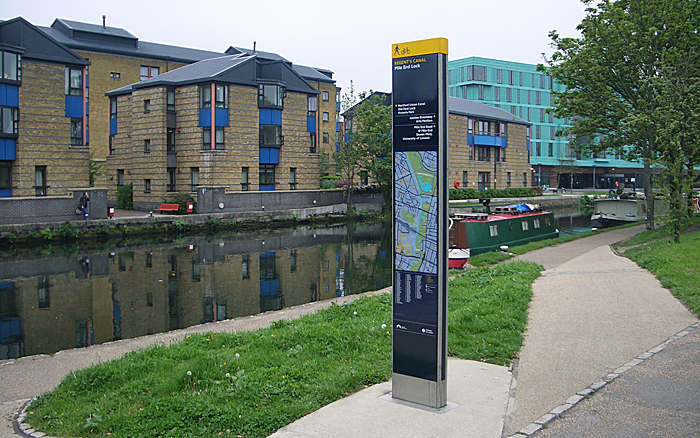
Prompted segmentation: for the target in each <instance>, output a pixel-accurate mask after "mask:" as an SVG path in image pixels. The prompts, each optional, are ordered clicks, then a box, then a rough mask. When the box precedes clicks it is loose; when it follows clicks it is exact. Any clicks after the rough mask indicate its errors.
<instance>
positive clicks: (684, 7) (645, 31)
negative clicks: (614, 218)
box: [538, 0, 699, 229]
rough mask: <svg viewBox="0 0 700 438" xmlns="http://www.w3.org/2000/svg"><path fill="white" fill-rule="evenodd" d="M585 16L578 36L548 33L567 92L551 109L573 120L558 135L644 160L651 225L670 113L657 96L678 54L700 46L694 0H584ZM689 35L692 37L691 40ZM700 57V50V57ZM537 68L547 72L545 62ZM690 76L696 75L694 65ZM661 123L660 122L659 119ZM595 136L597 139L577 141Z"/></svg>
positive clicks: (555, 69)
mask: <svg viewBox="0 0 700 438" xmlns="http://www.w3.org/2000/svg"><path fill="white" fill-rule="evenodd" d="M582 1H583V3H584V4H586V5H587V6H588V8H587V9H586V11H587V15H586V17H585V18H584V19H583V21H582V22H581V24H580V25H579V26H578V29H579V30H580V31H581V34H582V37H581V38H564V37H561V36H560V35H559V34H558V33H557V32H556V31H551V32H550V38H551V39H552V42H553V43H552V46H553V47H554V48H555V52H554V53H553V54H552V56H551V57H550V58H549V59H547V60H546V62H547V64H548V66H549V67H550V69H549V70H548V72H549V74H551V75H552V76H553V77H554V78H555V79H556V80H557V81H558V82H559V83H561V84H563V85H565V86H566V90H565V91H563V92H553V97H554V102H553V107H554V114H555V115H556V116H557V117H560V118H568V119H569V120H571V121H572V125H573V126H572V127H571V128H567V129H564V130H563V132H560V134H565V135H569V136H571V137H573V140H572V145H573V146H574V147H576V148H577V149H578V150H579V151H581V150H586V151H588V152H591V153H595V152H600V151H604V150H606V149H609V148H612V149H614V150H617V151H618V152H619V153H620V154H621V155H622V156H623V158H625V159H626V160H630V161H634V160H641V161H642V162H643V164H644V191H645V194H646V197H647V228H650V229H653V228H654V202H653V199H654V197H653V191H652V180H651V169H652V166H653V165H654V164H656V163H659V161H658V158H659V156H662V155H663V154H664V151H665V147H666V146H667V143H665V142H664V140H663V138H662V137H663V136H664V135H665V134H664V133H663V132H666V131H667V128H666V127H665V126H664V123H665V121H668V118H669V116H670V115H669V114H668V113H667V112H666V111H665V110H664V109H663V105H664V104H665V103H664V102H663V101H662V99H660V95H661V94H664V93H666V91H665V87H668V86H669V83H673V82H674V80H672V79H671V78H669V77H666V76H665V75H668V74H669V73H670V72H671V71H673V70H674V68H675V67H672V66H671V65H670V64H673V62H674V61H672V60H671V59H670V58H669V56H668V54H669V53H671V52H674V53H675V54H674V56H673V58H674V59H675V61H676V62H678V60H680V59H683V58H684V57H685V58H688V57H689V56H690V52H692V51H697V47H698V45H697V29H698V26H697V21H698V13H699V9H698V8H699V2H698V1H697V0H692V1H688V0H601V1H600V2H598V3H597V4H596V5H593V3H594V2H593V1H592V0H582ZM690 41H695V45H694V46H693V44H692V43H690ZM695 56H696V55H695ZM538 69H539V70H540V71H547V70H546V69H545V67H544V65H540V66H538ZM688 73H689V74H690V75H695V76H697V73H698V70H697V69H695V71H694V72H693V73H690V71H688ZM659 123H661V124H659ZM594 136H595V137H597V138H599V139H600V141H599V142H583V141H580V140H577V139H583V138H592V137H594Z"/></svg>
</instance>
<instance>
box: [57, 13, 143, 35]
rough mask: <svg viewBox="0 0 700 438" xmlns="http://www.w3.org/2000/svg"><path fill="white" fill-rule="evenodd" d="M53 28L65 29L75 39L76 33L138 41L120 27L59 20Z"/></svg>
mask: <svg viewBox="0 0 700 438" xmlns="http://www.w3.org/2000/svg"><path fill="white" fill-rule="evenodd" d="M51 27H53V28H59V27H61V28H65V29H66V30H68V31H69V32H71V33H72V35H73V37H75V36H77V35H76V33H78V32H80V33H86V34H99V35H111V36H116V37H119V38H128V39H133V40H137V39H138V38H136V37H135V36H134V35H132V34H131V33H129V32H128V31H126V30H124V29H121V28H119V27H108V26H100V25H97V24H90V23H81V22H79V21H72V20H64V19H62V18H57V19H56V20H54V22H53V24H52V25H51Z"/></svg>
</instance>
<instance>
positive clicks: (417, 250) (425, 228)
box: [394, 151, 438, 274]
mask: <svg viewBox="0 0 700 438" xmlns="http://www.w3.org/2000/svg"><path fill="white" fill-rule="evenodd" d="M394 191H395V192H394V204H395V205H394V212H395V224H396V225H395V229H394V233H395V236H394V242H396V246H395V249H394V251H395V259H394V260H395V261H394V265H395V269H397V270H402V271H407V272H421V273H426V274H437V261H438V254H437V246H438V245H437V220H438V197H437V152H435V151H404V152H396V153H395V154H394Z"/></svg>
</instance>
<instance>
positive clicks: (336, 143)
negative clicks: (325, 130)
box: [335, 142, 340, 152]
mask: <svg viewBox="0 0 700 438" xmlns="http://www.w3.org/2000/svg"><path fill="white" fill-rule="evenodd" d="M335 151H336V152H340V143H339V142H335Z"/></svg>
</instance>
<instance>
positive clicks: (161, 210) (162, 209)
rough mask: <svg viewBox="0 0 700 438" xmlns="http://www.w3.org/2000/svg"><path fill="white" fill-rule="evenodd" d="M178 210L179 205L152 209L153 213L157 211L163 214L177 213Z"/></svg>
mask: <svg viewBox="0 0 700 438" xmlns="http://www.w3.org/2000/svg"><path fill="white" fill-rule="evenodd" d="M179 208H180V204H160V208H154V209H153V211H159V212H160V214H163V212H164V211H177V210H178V209H179Z"/></svg>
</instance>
